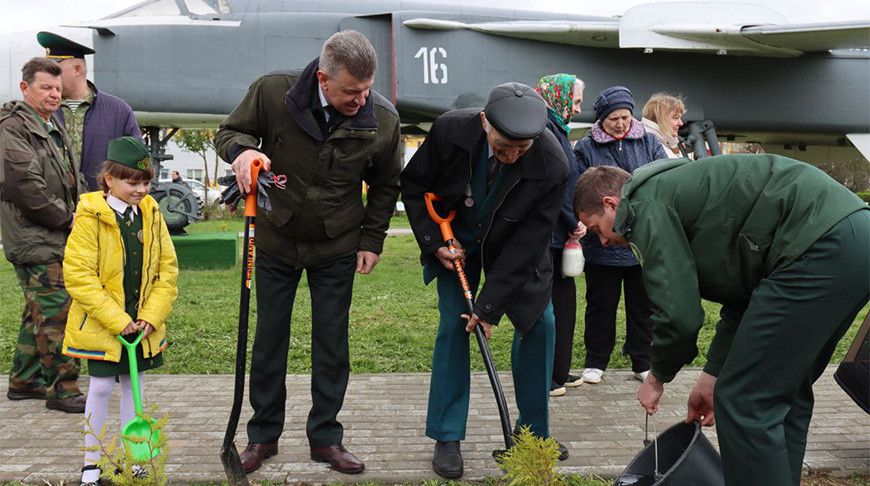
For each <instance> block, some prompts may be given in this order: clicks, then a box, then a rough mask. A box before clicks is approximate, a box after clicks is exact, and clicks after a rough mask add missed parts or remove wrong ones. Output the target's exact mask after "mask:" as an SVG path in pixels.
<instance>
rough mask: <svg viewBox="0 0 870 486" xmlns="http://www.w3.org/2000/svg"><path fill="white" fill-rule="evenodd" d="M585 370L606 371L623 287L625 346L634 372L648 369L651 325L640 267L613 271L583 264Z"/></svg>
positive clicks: (605, 267) (635, 266)
mask: <svg viewBox="0 0 870 486" xmlns="http://www.w3.org/2000/svg"><path fill="white" fill-rule="evenodd" d="M584 272H585V274H586V334H585V336H584V342H585V343H586V368H598V369H601V370H606V369H607V364H608V363H609V362H610V354H611V353H612V352H613V347H614V345H615V344H616V310H617V307H618V306H619V297H620V294H621V293H622V292H621V291H622V287H623V286H624V287H625V317H626V319H625V346H624V347H623V348H622V352H623V354H627V355H628V356H629V358H631V369H632V371H635V372H641V371H647V370H649V369H650V359H651V356H652V322H651V321H650V316H651V315H652V312H651V310H650V303H649V297H647V295H646V289H644V288H643V279H642V273H641V267H640V265H634V266H631V267H616V266H610V265H595V264H590V263H586V266H585V268H584Z"/></svg>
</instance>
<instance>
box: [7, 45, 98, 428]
mask: <svg viewBox="0 0 870 486" xmlns="http://www.w3.org/2000/svg"><path fill="white" fill-rule="evenodd" d="M21 72H22V80H21V83H20V88H21V93H22V94H23V96H24V101H11V102H8V103H6V104H5V105H3V107H2V108H0V232H2V235H3V251H4V253H5V254H6V259H7V260H9V261H10V262H11V263H12V264H13V265H14V266H15V273H16V275H17V276H18V281H19V284H20V285H21V288H22V289H23V290H24V301H25V306H24V313H23V315H22V318H21V330H20V332H19V335H18V345H17V347H16V349H15V353H14V356H13V359H12V370H11V371H10V373H9V392H8V393H7V397H8V398H9V399H10V400H24V399H45V400H46V402H45V406H46V407H47V408H49V409H53V410H60V411H63V412H69V413H83V412H84V406H85V397H84V396H83V395H82V393H81V391H79V388H78V384H77V379H78V375H79V363H78V360H76V359H73V358H70V357H67V356H64V355H63V354H62V353H61V349H62V345H63V335H64V327H65V325H66V317H67V311H68V310H69V305H70V297H69V294H68V293H67V292H66V289H65V287H64V283H63V270H62V266H61V265H62V262H63V251H64V246H65V245H66V239H67V236H68V235H69V231H70V228H71V227H72V223H73V215H74V213H75V203H76V201H77V200H78V196H79V194H81V193H83V192H84V191H85V187H84V181H83V179H82V177H81V175H80V174H79V167H78V165H79V164H78V160H77V158H76V157H75V155H74V153H73V151H72V144H71V142H70V139H69V137H68V136H67V134H66V132H65V131H64V130H63V128H62V126H61V125H60V124H59V122H58V119H57V117H56V116H55V115H54V112H55V111H57V109H58V108H59V107H60V99H61V95H60V93H61V78H60V67H58V65H57V64H55V63H53V62H51V61H49V60H48V59H45V58H33V59H31V60H30V61H28V62H27V63H26V64H25V65H24V67H23V68H22V70H21Z"/></svg>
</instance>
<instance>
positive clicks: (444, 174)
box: [402, 83, 568, 478]
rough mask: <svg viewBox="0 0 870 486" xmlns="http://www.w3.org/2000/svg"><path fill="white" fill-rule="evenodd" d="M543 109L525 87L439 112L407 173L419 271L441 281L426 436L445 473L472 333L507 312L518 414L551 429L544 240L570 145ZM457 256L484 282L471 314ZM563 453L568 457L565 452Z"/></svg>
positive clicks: (473, 281)
mask: <svg viewBox="0 0 870 486" xmlns="http://www.w3.org/2000/svg"><path fill="white" fill-rule="evenodd" d="M546 122H547V109H546V107H545V105H544V102H543V100H542V99H541V98H540V97H539V96H538V95H537V93H535V92H534V90H532V89H531V88H529V87H528V86H525V85H522V84H519V83H506V84H503V85H500V86H497V87H495V88H493V90H492V91H491V92H490V94H489V98H488V100H487V105H486V107H485V108H484V110H483V111H481V110H480V109H479V108H478V109H464V110H455V111H451V112H448V113H445V114H444V115H441V116H440V117H439V118H438V119H437V120H436V121H435V123H434V124H433V125H432V129H431V131H430V132H429V135H428V136H427V137H426V140H425V141H424V142H423V144H422V145H421V146H420V149H419V150H418V151H417V152H416V153H415V154H414V157H413V158H412V159H411V161H410V162H409V163H408V166H407V167H406V168H405V170H404V171H403V172H402V201H403V202H404V203H405V209H406V210H407V212H408V219H409V220H410V222H411V227H412V228H413V230H414V236H415V237H416V238H417V242H418V244H419V245H420V250H421V252H422V253H421V261H422V263H423V266H424V270H423V278H424V280H425V281H426V283H429V282H431V281H432V280H433V279H437V280H438V299H439V304H438V308H439V311H440V314H441V321H440V324H439V328H438V335H437V337H436V340H435V351H434V355H433V357H432V381H431V387H430V390H429V409H428V413H427V418H426V435H427V436H428V437H431V438H432V439H435V440H436V441H437V442H436V445H435V457H434V459H433V461H432V465H433V469H434V470H435V472H436V473H438V474H439V475H441V476H443V477H446V478H458V477H460V476H462V473H463V462H462V456H461V453H460V448H459V441H461V440H463V439H464V438H465V426H466V421H467V417H468V397H469V386H470V378H469V342H468V340H469V334H468V333H469V332H471V331H473V330H474V326H476V325H480V326H483V329H484V333H485V334H486V336H487V337H489V336H490V335H491V333H492V326H493V325H496V324H498V322H499V320H500V319H501V317H502V316H503V315H505V314H507V316H508V317H509V318H510V320H511V322H512V323H513V325H514V327H515V332H514V343H513V348H512V351H511V362H512V370H513V378H514V387H515V390H516V400H517V406H518V408H519V411H520V417H519V420H518V424H517V425H528V426H530V428H531V431H532V433H534V434H536V435H538V436H540V437H549V436H550V428H549V415H548V410H547V404H548V401H549V391H550V381H551V377H552V373H553V346H554V336H555V329H554V326H555V324H554V318H553V308H552V304H551V303H550V290H551V286H552V279H553V267H552V263H551V261H550V255H549V252H548V246H549V243H550V237H551V235H552V232H553V227H554V225H555V224H556V218H557V217H558V215H559V208H560V206H561V203H562V197H563V195H564V191H565V181H566V180H567V177H568V167H567V162H566V160H565V153H564V152H563V151H562V147H561V146H560V145H559V142H558V141H557V140H556V138H555V137H554V136H553V134H552V133H550V132H549V131H547V130H545V129H544V128H545V126H546ZM427 192H433V193H435V194H436V195H438V196H440V197H441V198H442V201H441V202H440V203H439V204H436V206H437V209H438V210H439V212H440V213H441V214H445V215H446V214H447V213H448V212H449V211H451V210H454V209H455V210H457V212H458V214H457V216H456V219H455V220H454V225H453V229H454V233H455V235H456V238H457V239H458V240H459V242H460V245H461V247H462V252H461V253H460V254H458V255H453V254H451V253H450V251H448V249H447V248H446V247H445V245H444V241H443V239H442V236H441V233H440V231H439V229H438V226H437V225H436V224H435V223H434V222H433V221H432V220H431V219H430V217H429V215H428V213H427V211H426V208H425V204H424V199H423V198H424V194H425V193H427ZM457 258H459V259H462V260H463V261H464V264H465V272H466V274H467V276H468V280H469V284H470V285H471V288H472V291H474V290H476V289H477V286H478V283H479V282H480V273H481V269H482V270H483V271H484V273H485V274H486V281H485V283H484V284H483V287H482V288H481V289H480V292H479V294H478V296H477V301H476V303H475V307H474V313H473V314H472V315H471V316H467V318H468V321H467V322H465V321H463V319H462V318H460V315H461V314H463V313H467V310H466V304H465V297H464V296H463V294H462V290H461V287H460V285H459V282H458V280H457V278H456V274H455V273H454V272H453V269H454V267H453V261H454V260H456V259H457ZM562 456H563V457H562V458H565V457H567V450H563V452H562Z"/></svg>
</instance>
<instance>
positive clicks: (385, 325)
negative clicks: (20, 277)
mask: <svg viewBox="0 0 870 486" xmlns="http://www.w3.org/2000/svg"><path fill="white" fill-rule="evenodd" d="M394 220H395V221H396V225H395V226H396V227H402V225H403V223H404V226H405V227H407V219H406V218H394ZM242 226H243V225H242V220H241V219H240V218H239V219H230V220H217V221H205V222H201V223H197V224H194V225H192V226H191V227H189V232H191V233H195V232H206V231H207V232H214V231H231V232H239V231H241V230H242ZM239 283H240V269H239V268H238V267H237V268H235V269H231V270H200V271H191V270H184V271H182V272H181V275H180V276H179V282H178V287H179V297H178V300H177V301H176V303H175V308H174V310H173V312H172V316H171V317H170V320H169V339H170V341H171V345H170V347H169V348H168V350H167V352H166V365H165V366H164V367H163V368H161V372H163V373H205V374H209V373H232V372H233V370H234V362H235V342H236V329H237V326H238V303H239ZM300 285H301V287H303V288H301V289H300V291H299V292H298V294H297V301H296V304H295V307H294V311H293V323H292V342H291V347H290V356H289V361H288V370H289V371H290V372H291V373H306V372H308V371H310V365H311V363H310V358H311V357H310V353H311V343H310V331H311V329H310V327H311V303H310V299H309V294H308V291H307V284H306V282H305V279H304V278H303V279H302V282H301V284H300ZM0 288H2V289H3V291H2V292H0V372H3V373H6V372H8V370H9V368H10V365H11V361H12V350H13V348H14V346H15V341H16V338H17V334H18V327H19V322H20V318H21V309H22V306H23V299H22V296H21V292H20V290H19V287H18V284H17V282H16V279H15V275H14V272H13V269H12V266H11V265H10V264H9V263H8V262H6V261H5V260H3V261H2V262H0ZM577 294H578V302H579V305H578V316H577V332H576V334H575V337H574V362H573V363H574V368H578V367H582V364H583V359H584V351H583V309H584V306H583V301H584V299H583V296H584V295H585V280H584V279H583V278H582V277H580V278H577ZM252 300H253V299H252ZM255 308H256V304H255V303H254V302H253V301H252V312H253V311H254V310H255ZM704 309H705V311H706V313H707V319H706V322H705V323H704V327H703V328H702V330H701V334H700V338H699V348H700V350H701V356H703V355H704V353H705V352H706V350H707V347H708V346H709V342H710V339H711V337H712V335H713V332H714V328H715V322H716V319H717V316H718V312H719V306H718V305H717V304H713V303H710V302H705V303H704ZM867 312H868V307H865V308H864V309H863V310H862V311H861V312H860V313H859V315H858V318H857V319H856V324H855V325H853V326H852V328H851V329H850V330H849V333H848V334H847V336H846V338H844V339H843V340H842V341H841V342H840V345H839V346H838V347H837V351H836V353H835V354H834V357H833V362H838V361H839V360H841V359H842V357H843V355H844V353H845V351H846V349H847V348H848V346H849V344H850V343H851V342H852V339H853V336H854V335H855V333H856V332H857V329H858V324H857V323H859V322H860V321H861V320H863V319H864V316H865V315H866V314H867ZM252 315H253V314H252ZM617 319H618V323H619V324H618V326H617V327H618V331H617V334H618V336H617V344H616V350H617V352H615V353H614V354H613V356H612V358H611V361H610V366H611V367H615V368H626V367H629V366H630V363H629V361H628V359H627V358H626V357H625V356H622V355H621V354H620V353H619V352H618V350H619V349H621V347H622V344H623V342H624V338H625V335H624V330H625V326H624V322H625V314H624V313H623V311H622V310H620V312H619V315H618V317H617ZM350 320H351V324H350V348H351V363H352V367H353V371H354V372H356V373H385V372H407V371H428V370H429V369H430V361H431V355H432V346H433V341H434V338H435V332H436V329H437V325H438V308H437V296H436V291H435V288H434V286H430V287H426V286H424V285H423V278H422V272H421V267H420V264H419V258H418V249H417V245H416V243H415V242H414V239H413V237H412V236H410V235H404V236H394V237H389V238H387V241H386V244H385V248H384V253H383V255H382V256H381V261H380V263H379V264H378V266H377V267H376V268H375V271H374V272H373V273H372V274H371V275H357V278H356V283H355V289H354V299H353V305H352V307H351V315H350ZM254 322H255V321H254V319H253V318H252V319H251V325H250V328H251V332H250V336H249V340H248V344H249V347H250V344H251V343H252V342H253V329H254ZM512 338H513V332H512V327H511V325H510V324H509V323H508V322H507V320H506V319H505V320H503V321H502V325H501V326H499V327H498V328H496V330H495V332H494V336H493V338H492V342H491V344H490V347H491V348H492V352H493V355H494V357H495V360H496V365H497V367H498V368H499V369H500V370H507V369H509V367H510V343H511V340H512ZM472 351H473V352H472V357H473V361H472V364H473V366H474V368H475V369H476V370H483V364H482V362H481V360H480V357H479V353H478V352H477V349H476V344H474V347H473V348H472ZM693 364H694V365H698V366H700V365H702V364H703V359H702V358H698V359H696V360H695V361H694V363H693Z"/></svg>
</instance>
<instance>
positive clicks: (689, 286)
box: [614, 155, 867, 382]
mask: <svg viewBox="0 0 870 486" xmlns="http://www.w3.org/2000/svg"><path fill="white" fill-rule="evenodd" d="M866 207H867V205H866V204H865V203H864V202H863V201H861V199H859V198H858V197H857V196H856V195H854V194H853V193H852V192H850V191H849V190H847V189H846V188H845V187H843V186H842V185H840V184H839V183H838V182H837V181H835V180H833V179H831V178H830V177H829V176H828V175H826V174H825V173H824V172H822V171H821V170H819V169H817V168H815V167H812V166H810V165H807V164H804V163H803V162H798V161H796V160H792V159H788V158H786V157H780V156H777V155H722V156H718V157H710V158H706V159H702V160H699V161H695V162H691V161H688V160H686V159H674V160H672V161H658V162H654V163H652V164H649V165H646V166H643V167H641V168H639V169H637V170H636V171H635V172H634V175H632V177H631V178H630V179H629V180H628V181H627V182H626V184H625V186H624V187H623V190H622V198H621V200H620V203H619V209H618V210H617V214H616V221H615V225H614V229H615V231H616V232H617V233H619V234H620V235H622V236H624V237H625V238H626V239H627V240H628V241H629V242H630V243H631V246H632V249H633V250H634V251H635V254H636V256H637V257H638V260H639V261H640V262H641V264H642V265H643V279H644V285H645V287H646V290H647V293H648V294H649V297H650V301H651V302H652V304H653V316H652V320H653V362H652V372H653V374H655V376H656V377H657V378H659V379H660V380H662V381H664V382H668V381H671V380H672V379H673V377H674V375H675V374H676V373H677V371H679V369H680V368H681V367H682V366H683V365H685V364H688V363H690V362H691V361H692V360H693V359H694V358H695V356H696V355H697V352H698V350H697V346H696V341H697V335H698V330H699V329H700V328H701V325H702V324H703V322H704V311H703V309H702V308H701V299H702V298H703V299H707V300H711V301H714V302H719V303H721V304H723V305H724V306H725V307H726V308H727V307H729V306H731V307H734V308H741V307H742V308H745V306H746V304H747V303H748V302H749V299H750V296H751V295H752V291H753V290H754V289H755V288H756V287H757V286H758V284H759V282H760V281H761V279H763V278H765V277H766V276H768V275H770V274H771V273H772V272H774V271H775V270H777V269H778V268H781V267H783V266H784V265H788V264H789V263H792V262H793V261H795V260H796V259H797V258H798V257H800V256H801V255H802V254H803V253H804V252H805V251H806V250H807V248H809V247H810V245H812V244H813V243H814V242H815V241H816V240H817V239H819V238H820V237H821V236H822V235H824V234H825V233H826V232H827V231H828V230H830V229H831V228H832V227H833V226H834V225H835V224H836V223H838V222H839V221H840V220H842V219H843V218H845V217H846V216H848V215H849V214H851V213H853V212H855V211H858V210H860V209H862V208H866ZM724 314H725V313H723V317H724ZM727 321H728V319H723V322H720V325H719V332H717V337H716V338H715V339H714V341H713V343H712V345H711V347H710V351H709V353H708V356H707V365H706V367H705V371H707V372H708V373H710V374H712V375H718V372H719V369H720V368H721V366H722V364H723V362H724V359H725V356H726V355H727V353H728V346H729V345H730V339H727V338H723V337H721V336H719V334H725V333H726V332H730V333H732V334H733V331H734V328H736V325H737V322H739V319H736V321H737V322H727ZM723 326H725V327H728V328H729V329H727V330H726V332H723V330H722V327H723Z"/></svg>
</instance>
